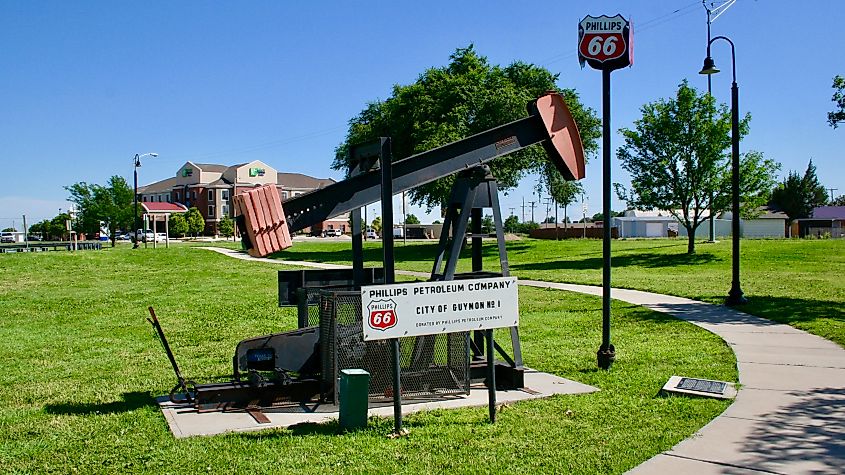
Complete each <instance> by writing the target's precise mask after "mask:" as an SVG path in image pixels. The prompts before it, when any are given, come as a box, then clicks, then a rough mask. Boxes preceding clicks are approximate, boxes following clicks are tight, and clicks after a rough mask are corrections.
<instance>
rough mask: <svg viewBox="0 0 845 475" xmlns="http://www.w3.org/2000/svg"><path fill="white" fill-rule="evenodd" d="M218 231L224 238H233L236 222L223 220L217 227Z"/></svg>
mask: <svg viewBox="0 0 845 475" xmlns="http://www.w3.org/2000/svg"><path fill="white" fill-rule="evenodd" d="M217 231H218V232H219V233H220V235H221V236H223V237H227V238H228V237H232V235H233V234H235V220H233V219H232V218H223V219H221V220H220V224H219V225H218V226H217Z"/></svg>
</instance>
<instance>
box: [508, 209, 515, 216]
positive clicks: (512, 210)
mask: <svg viewBox="0 0 845 475" xmlns="http://www.w3.org/2000/svg"><path fill="white" fill-rule="evenodd" d="M508 209H509V210H511V216H513V212H514V210H515V209H516V208H508Z"/></svg>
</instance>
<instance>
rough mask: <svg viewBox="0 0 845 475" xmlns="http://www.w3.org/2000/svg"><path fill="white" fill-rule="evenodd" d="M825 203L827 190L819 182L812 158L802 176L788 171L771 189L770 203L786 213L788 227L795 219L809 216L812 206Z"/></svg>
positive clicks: (790, 227)
mask: <svg viewBox="0 0 845 475" xmlns="http://www.w3.org/2000/svg"><path fill="white" fill-rule="evenodd" d="M825 203H827V191H826V190H825V188H824V186H822V184H821V183H819V178H818V177H817V176H816V166H815V165H813V160H810V163H809V164H808V165H807V170H806V171H805V172H804V176H803V177H802V176H800V175H799V174H798V172H794V171H792V170H790V171H789V174H788V175H787V177H786V178H785V179H784V180H783V182H781V183H780V184H779V185H778V186H777V188H775V189H774V190H773V191H772V199H771V204H772V205H773V206H774V207H776V208H777V209H779V210H781V211H783V212H784V213H786V216H787V217H788V219H789V224H790V226H789V229H790V230H791V229H792V226H791V225H792V222H793V221H795V220H796V219H801V218H809V217H810V216H811V215H812V213H813V208H815V207H817V206H822V205H824V204H825Z"/></svg>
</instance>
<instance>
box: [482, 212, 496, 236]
mask: <svg viewBox="0 0 845 475" xmlns="http://www.w3.org/2000/svg"><path fill="white" fill-rule="evenodd" d="M495 230H496V224H495V223H494V222H493V216H491V215H489V214H488V215H486V216H484V217H483V218H481V232H482V233H483V234H490V233H492V232H494V231H495Z"/></svg>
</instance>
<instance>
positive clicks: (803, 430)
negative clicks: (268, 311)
mask: <svg viewBox="0 0 845 475" xmlns="http://www.w3.org/2000/svg"><path fill="white" fill-rule="evenodd" d="M205 249H209V250H213V251H216V252H219V253H221V254H225V255H228V256H231V257H236V258H240V259H246V260H259V261H265V262H270V263H274V264H286V265H294V266H303V267H318V268H338V267H346V266H338V265H333V264H319V263H314V262H303V261H280V260H277V259H257V258H253V257H250V256H249V255H247V254H244V253H241V252H238V251H233V250H230V249H221V248H212V247H209V248H205ZM397 273H398V274H404V275H412V276H418V277H419V276H422V277H428V274H425V273H420V272H408V271H397ZM519 284H520V285H528V286H532V287H540V288H552V289H558V290H567V291H570V292H579V293H584V294H590V295H599V296H600V295H601V287H596V286H588V285H575V284H561V283H554V282H543V281H536V280H522V279H520V280H519ZM612 296H613V298H614V299H617V300H622V301H624V302H628V303H632V304H636V305H642V306H644V307H646V308H649V309H651V310H655V311H658V312H664V313H668V314H670V315H672V316H674V317H677V318H680V319H682V320H686V321H688V322H690V323H692V324H694V325H697V326H699V327H701V328H704V329H705V330H708V331H710V332H713V333H715V334H716V335H719V337H721V338H722V339H723V340H725V342H727V343H728V345H730V346H731V348H732V349H733V351H734V353H735V354H736V359H737V367H738V370H739V382H740V384H741V387H740V390H739V394H738V395H737V398H736V400H735V401H734V403H733V404H732V405H731V406H730V407H729V408H728V409H727V410H726V411H725V412H723V413H722V414H721V415H719V416H718V417H716V418H715V419H713V420H712V421H710V423H709V424H707V425H706V426H704V427H703V428H701V429H700V430H699V431H698V432H696V433H695V434H694V435H693V436H692V437H690V438H689V439H686V440H684V441H682V442H681V443H679V444H678V445H676V446H675V447H673V448H672V449H670V450H668V451H666V452H664V453H662V454H659V455H657V456H655V457H653V458H652V459H650V460H648V461H646V462H644V463H643V464H641V465H639V466H638V467H636V468H634V469H633V470H631V471H630V472H629V473H633V474H652V473H655V474H664V473H695V474H711V473H712V474H717V473H731V474H739V473H748V474H753V473H766V474H772V473H775V474H796V473H813V474H827V473H830V474H842V473H845V349H843V348H841V347H839V346H838V345H836V344H835V343H832V342H830V341H828V340H825V339H824V338H820V337H817V336H815V335H811V334H809V333H807V332H804V331H801V330H797V329H795V328H793V327H790V326H789V325H783V324H779V323H775V322H772V321H771V320H766V319H763V318H759V317H754V316H752V315H748V314H746V313H742V312H739V311H736V310H733V309H730V308H727V307H722V306H717V305H711V304H707V303H703V302H698V301H696V300H690V299H685V298H681V297H673V296H670V295H662V294H655V293H651V292H642V291H638V290H624V289H613V290H612Z"/></svg>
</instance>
